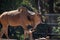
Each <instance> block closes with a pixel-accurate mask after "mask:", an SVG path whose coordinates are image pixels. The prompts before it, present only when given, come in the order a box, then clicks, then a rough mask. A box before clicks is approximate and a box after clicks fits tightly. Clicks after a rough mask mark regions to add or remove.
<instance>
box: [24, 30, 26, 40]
mask: <svg viewBox="0 0 60 40" xmlns="http://www.w3.org/2000/svg"><path fill="white" fill-rule="evenodd" d="M26 37H27V31H26V30H24V40H26Z"/></svg>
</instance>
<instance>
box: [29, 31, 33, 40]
mask: <svg viewBox="0 0 60 40" xmlns="http://www.w3.org/2000/svg"><path fill="white" fill-rule="evenodd" d="M29 37H30V38H29V39H30V40H33V36H32V31H31V30H29Z"/></svg>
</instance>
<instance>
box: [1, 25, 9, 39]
mask: <svg viewBox="0 0 60 40" xmlns="http://www.w3.org/2000/svg"><path fill="white" fill-rule="evenodd" d="M3 34H5V36H6V37H7V39H9V37H8V26H7V25H3V27H2V30H1V38H2V36H3Z"/></svg>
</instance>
